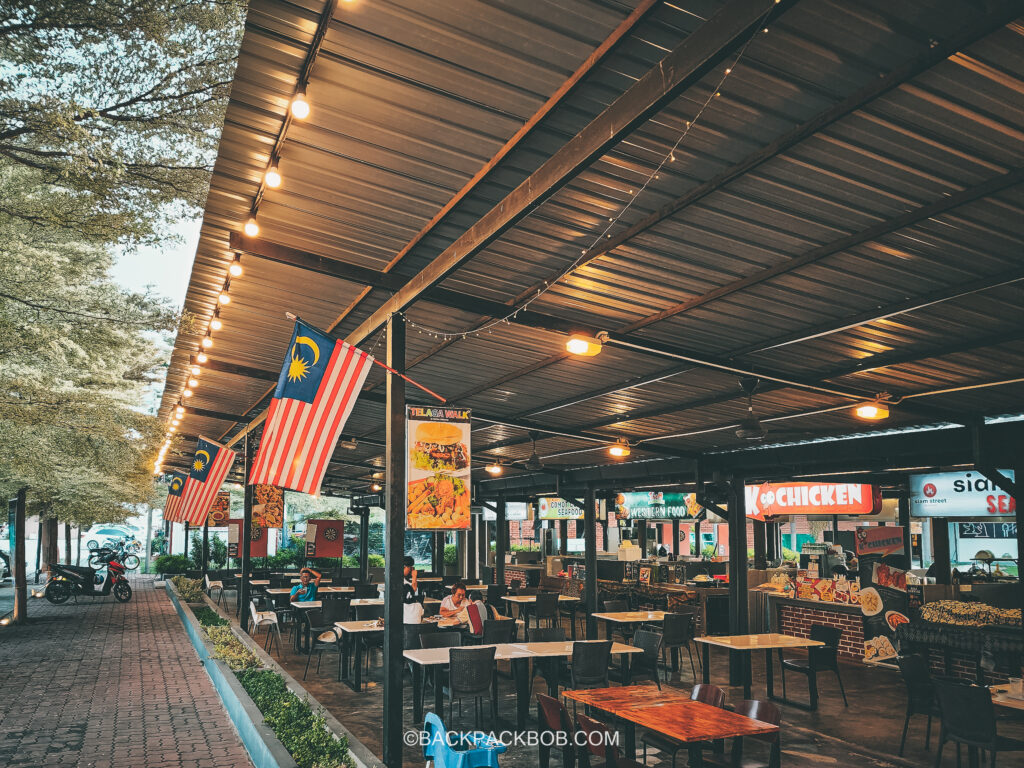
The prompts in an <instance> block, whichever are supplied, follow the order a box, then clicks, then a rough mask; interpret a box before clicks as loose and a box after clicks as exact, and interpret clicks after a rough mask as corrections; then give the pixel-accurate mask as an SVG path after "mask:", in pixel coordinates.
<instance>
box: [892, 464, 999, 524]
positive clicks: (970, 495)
mask: <svg viewBox="0 0 1024 768" xmlns="http://www.w3.org/2000/svg"><path fill="white" fill-rule="evenodd" d="M999 472H1000V474H1002V475H1005V476H1006V478H1007V479H1008V480H1010V481H1011V482H1012V481H1013V480H1014V476H1013V470H1010V469H1001V470H999ZM1015 511H1016V505H1015V504H1014V501H1013V497H1012V496H1011V495H1010V494H1008V493H1007V492H1006V491H1003V490H1001V489H1000V488H998V487H997V486H996V485H994V484H993V483H992V481H991V480H989V479H988V478H987V477H985V476H984V475H982V474H981V473H980V472H939V473H935V474H930V475H911V476H910V514H911V515H914V516H916V517H999V516H1004V517H1005V516H1009V515H1012V514H1014V513H1015Z"/></svg>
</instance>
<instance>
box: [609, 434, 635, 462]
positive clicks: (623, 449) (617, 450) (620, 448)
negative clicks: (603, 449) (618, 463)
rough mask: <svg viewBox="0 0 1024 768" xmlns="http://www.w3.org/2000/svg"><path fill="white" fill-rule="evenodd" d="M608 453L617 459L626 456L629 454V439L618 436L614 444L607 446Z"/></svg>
mask: <svg viewBox="0 0 1024 768" xmlns="http://www.w3.org/2000/svg"><path fill="white" fill-rule="evenodd" d="M608 453H609V454H611V455H612V456H614V457H615V458H617V459H623V458H625V457H626V456H629V454H630V453H631V451H630V448H629V441H628V440H626V439H625V438H621V437H620V438H619V439H618V440H616V441H615V443H614V444H612V445H609V446H608Z"/></svg>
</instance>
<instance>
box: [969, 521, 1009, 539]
mask: <svg viewBox="0 0 1024 768" xmlns="http://www.w3.org/2000/svg"><path fill="white" fill-rule="evenodd" d="M956 526H957V534H958V535H959V537H960V538H961V539H1016V538H1017V524H1016V523H957V524H956Z"/></svg>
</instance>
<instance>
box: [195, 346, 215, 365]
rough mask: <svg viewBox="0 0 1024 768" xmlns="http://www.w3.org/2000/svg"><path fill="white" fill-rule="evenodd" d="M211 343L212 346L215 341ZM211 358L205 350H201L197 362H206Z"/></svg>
mask: <svg viewBox="0 0 1024 768" xmlns="http://www.w3.org/2000/svg"><path fill="white" fill-rule="evenodd" d="M210 345H211V346H212V345H213V342H212V341H211V342H210ZM209 359H210V358H208V357H207V356H206V353H205V352H202V351H200V353H199V354H198V355H196V362H197V363H205V362H206V361H207V360H209Z"/></svg>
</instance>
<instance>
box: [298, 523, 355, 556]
mask: <svg viewBox="0 0 1024 768" xmlns="http://www.w3.org/2000/svg"><path fill="white" fill-rule="evenodd" d="M344 554H345V524H344V523H343V522H342V521H341V520H307V521H306V557H341V556H342V555H344Z"/></svg>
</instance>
